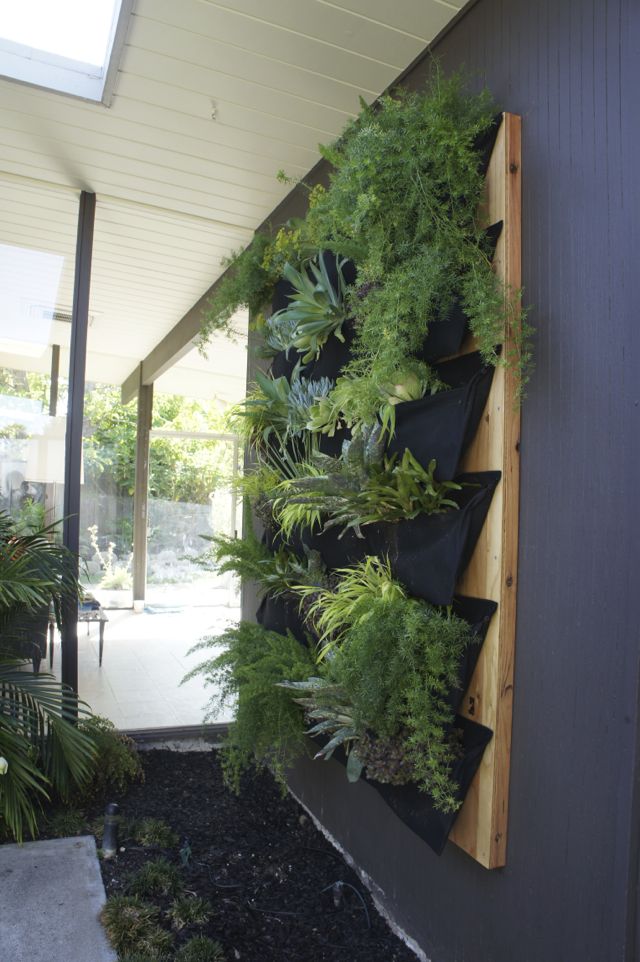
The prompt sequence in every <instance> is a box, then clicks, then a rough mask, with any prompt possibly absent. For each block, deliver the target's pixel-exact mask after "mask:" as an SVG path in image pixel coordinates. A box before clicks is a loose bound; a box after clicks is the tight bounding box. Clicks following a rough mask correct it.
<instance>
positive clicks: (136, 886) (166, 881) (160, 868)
mask: <svg viewBox="0 0 640 962" xmlns="http://www.w3.org/2000/svg"><path fill="white" fill-rule="evenodd" d="M182 889H183V881H182V876H181V875H180V871H179V869H177V868H176V866H175V865H172V864H171V862H169V861H168V860H167V859H166V858H154V859H152V860H151V861H149V862H146V863H145V864H144V865H143V866H142V868H139V869H138V871H137V872H135V873H134V874H133V875H132V876H131V878H130V880H129V883H128V885H127V890H128V891H129V892H130V893H131V894H132V895H141V896H143V897H153V896H156V895H172V896H175V895H179V894H180V892H181V891H182Z"/></svg>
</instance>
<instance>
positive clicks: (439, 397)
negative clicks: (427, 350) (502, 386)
mask: <svg viewBox="0 0 640 962" xmlns="http://www.w3.org/2000/svg"><path fill="white" fill-rule="evenodd" d="M437 370H438V374H439V376H440V377H441V378H442V380H443V381H445V382H446V383H447V384H450V385H452V386H451V389H450V390H448V391H440V392H439V393H438V394H432V395H430V396H428V397H423V398H420V400H419V401H406V402H405V403H403V404H398V405H396V411H395V414H396V429H395V432H394V435H393V437H392V438H391V440H390V441H389V444H388V447H387V450H388V451H389V453H390V454H397V455H398V456H399V457H402V455H403V453H404V450H405V448H408V449H409V450H410V451H411V453H412V454H413V456H414V457H415V458H417V460H418V461H419V462H420V464H422V465H423V466H424V467H427V466H428V464H429V462H430V461H431V460H432V459H433V458H435V460H436V471H435V477H436V478H437V479H438V480H439V481H449V480H451V478H453V477H455V475H456V472H457V471H458V468H459V465H460V460H461V458H462V456H463V454H464V452H465V450H466V448H467V447H468V445H469V444H470V442H471V440H472V439H473V436H474V434H475V433H476V430H477V427H478V424H479V422H480V418H481V417H482V412H483V411H484V406H485V404H486V403H487V397H488V396H489V390H490V388H491V381H492V379H493V372H494V368H493V367H491V366H490V365H487V364H484V362H483V360H482V358H481V357H480V354H478V353H477V352H474V353H473V354H465V355H464V356H463V357H460V358H456V359H455V360H453V361H445V362H444V363H443V364H440V365H438V368H437Z"/></svg>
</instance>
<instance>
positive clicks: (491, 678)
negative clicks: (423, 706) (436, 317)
mask: <svg viewBox="0 0 640 962" xmlns="http://www.w3.org/2000/svg"><path fill="white" fill-rule="evenodd" d="M520 132H521V121H520V117H518V116H516V115H514V114H505V115H504V119H503V123H502V126H501V128H500V132H499V134H498V138H497V141H496V145H495V148H494V151H493V154H492V157H491V163H490V165H489V170H488V173H487V191H486V201H485V204H486V210H485V213H484V216H485V217H486V220H487V223H495V221H497V220H503V222H504V226H503V230H502V234H501V237H500V239H499V241H498V246H497V250H496V256H495V260H494V265H495V270H496V273H497V274H498V276H500V277H501V278H502V279H503V280H504V282H505V284H506V286H507V288H508V289H510V290H519V288H520V285H521V210H520V205H521V201H520V196H521V180H520V176H521V171H520V168H521V147H520V140H521V137H520ZM473 346H474V345H473V342H471V343H470V344H469V345H467V346H466V348H465V350H468V349H472V348H473ZM513 349H514V343H513V336H512V332H511V330H508V331H507V332H506V337H505V342H504V347H503V350H504V352H505V355H506V356H508V355H509V354H510V353H511V352H512V351H513ZM519 440H520V414H519V410H518V408H517V406H516V383H515V378H514V376H513V374H512V373H511V372H510V371H509V370H508V369H506V368H504V367H500V368H498V369H497V370H496V373H495V376H494V379H493V384H492V387H491V393H490V395H489V399H488V401H487V407H486V409H485V412H484V416H483V419H482V422H481V424H480V427H479V429H478V432H477V435H476V437H475V439H474V442H473V444H472V445H471V447H470V449H469V451H468V453H467V455H466V457H465V460H464V463H463V468H464V470H467V471H483V470H484V471H486V470H491V469H499V470H501V471H502V480H501V482H500V484H499V485H498V488H497V490H496V493H495V495H494V498H493V502H492V504H491V508H490V510H489V513H488V515H487V521H486V523H485V526H484V528H483V531H482V534H481V536H480V538H479V539H478V544H477V546H476V549H475V552H474V554H473V557H472V559H471V563H470V564H469V567H468V569H467V571H466V572H465V575H464V577H463V578H462V580H461V582H460V584H459V586H458V590H459V591H460V593H462V594H468V595H472V596H476V597H482V598H491V599H493V600H494V601H497V602H498V611H497V613H496V615H495V616H494V618H493V621H492V623H491V626H490V628H489V631H488V633H487V637H486V640H485V643H484V646H483V649H482V653H481V655H480V658H479V660H478V666H477V668H476V671H475V673H474V676H473V678H472V680H471V684H470V686H469V689H468V691H467V693H466V696H465V699H464V701H463V709H462V713H463V714H465V715H466V716H467V717H469V718H471V719H472V720H474V721H478V722H480V723H482V724H483V725H486V726H487V727H489V728H491V729H492V731H493V733H494V734H493V738H492V740H491V742H490V744H489V746H488V747H487V749H486V751H485V754H484V757H483V759H482V763H481V765H480V768H479V770H478V773H477V775H476V778H475V779H474V782H473V784H472V786H471V790H470V792H469V795H468V797H467V799H466V801H465V803H464V805H463V807H462V810H461V812H460V814H459V816H458V819H457V821H456V824H455V826H454V829H453V831H452V833H451V839H452V841H454V842H455V843H456V845H458V846H459V847H460V848H462V849H464V850H465V851H466V852H468V853H469V855H471V856H472V857H473V858H475V859H476V860H477V861H478V862H480V863H481V864H482V865H484V866H485V867H486V868H498V867H501V866H504V865H505V864H506V846H507V819H508V795H509V763H510V753H511V715H512V702H513V665H514V650H515V632H516V592H517V559H518V501H519V453H518V450H519Z"/></svg>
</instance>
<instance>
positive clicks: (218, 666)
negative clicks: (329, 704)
mask: <svg viewBox="0 0 640 962" xmlns="http://www.w3.org/2000/svg"><path fill="white" fill-rule="evenodd" d="M220 647H222V648H223V651H222V653H221V654H216V655H215V656H214V657H213V658H211V659H208V660H207V661H204V662H203V663H202V664H200V665H198V666H197V667H196V668H194V669H193V670H192V671H191V672H189V674H188V675H187V676H186V678H185V679H184V680H185V681H186V680H188V679H189V678H192V677H195V676H198V675H204V679H205V682H206V684H210V685H213V686H214V687H215V689H216V694H215V695H214V696H213V698H212V700H211V708H210V714H212V715H214V714H215V712H216V710H217V709H218V708H219V707H221V706H223V705H225V704H229V703H233V702H234V701H235V702H236V715H235V720H234V722H233V724H232V725H231V727H230V730H229V735H228V738H227V742H226V744H225V747H224V754H223V764H224V771H225V778H226V781H227V784H228V785H229V786H230V787H231V788H232V789H233V790H234V791H238V790H239V784H240V777H241V775H242V773H243V771H245V770H246V769H247V768H248V767H249V766H250V765H251V764H253V763H255V764H257V765H269V766H270V767H271V768H272V770H273V772H274V774H275V776H276V778H277V779H279V780H280V781H281V782H283V783H284V772H285V769H286V768H287V766H288V765H289V764H290V763H291V762H292V761H293V759H294V758H295V757H296V756H297V755H299V754H300V753H301V752H304V750H305V742H304V736H303V732H302V724H301V713H300V710H299V709H298V708H297V706H296V705H294V704H293V702H292V700H291V698H289V696H288V695H287V694H286V693H285V692H284V691H282V690H281V689H279V688H277V687H276V685H277V683H278V682H281V681H284V680H291V681H300V680H302V679H303V678H306V677H307V676H308V675H309V674H310V672H311V670H312V668H313V666H314V662H313V658H312V656H311V654H310V653H309V652H308V650H307V649H306V648H305V647H304V646H303V645H301V644H300V642H298V641H297V640H296V639H295V638H294V637H293V635H291V634H287V635H286V636H285V635H279V634H277V633H276V632H274V631H267V630H266V629H265V628H262V627H261V626H260V625H254V624H250V623H248V622H240V624H239V625H237V626H234V627H231V628H227V629H226V631H225V632H223V634H222V635H220V636H218V637H214V638H207V639H205V640H204V641H202V642H200V643H199V644H198V645H196V646H195V647H194V648H193V649H192V650H193V651H196V650H202V649H205V648H213V649H214V650H219V648H220Z"/></svg>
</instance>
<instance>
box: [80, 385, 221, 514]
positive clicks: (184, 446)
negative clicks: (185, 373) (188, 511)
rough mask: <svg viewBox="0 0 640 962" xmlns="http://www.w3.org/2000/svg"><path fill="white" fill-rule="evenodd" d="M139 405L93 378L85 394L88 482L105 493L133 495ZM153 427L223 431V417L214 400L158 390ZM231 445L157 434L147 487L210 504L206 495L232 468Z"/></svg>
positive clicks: (159, 494) (158, 494)
mask: <svg viewBox="0 0 640 962" xmlns="http://www.w3.org/2000/svg"><path fill="white" fill-rule="evenodd" d="M136 421H137V413H136V405H135V403H134V402H132V403H130V404H126V405H123V404H122V403H121V401H120V390H119V388H115V387H110V386H108V385H104V384H94V385H93V386H92V387H91V388H90V389H89V390H88V391H87V394H86V398H85V437H84V441H83V455H84V470H85V483H86V484H87V485H91V486H92V487H94V488H96V489H97V490H98V491H102V492H104V493H106V494H123V495H132V494H133V491H134V487H135V463H136V458H135V452H136ZM152 426H153V427H154V428H172V429H175V430H176V431H206V430H211V431H220V430H222V428H223V417H222V415H221V414H220V412H219V411H218V409H217V407H216V405H215V404H214V403H213V402H211V403H210V404H208V405H204V406H203V405H202V404H201V403H200V402H198V401H195V400H191V399H189V398H181V397H177V396H176V395H172V394H158V395H156V396H155V398H154V410H153V425H152ZM228 447H229V446H228V445H219V446H213V447H212V446H211V445H208V444H204V443H203V442H202V440H197V439H196V440H188V439H181V440H180V441H179V443H176V442H175V441H172V440H171V438H155V439H154V441H153V456H152V458H151V459H150V463H149V471H150V474H149V493H150V495H151V497H154V498H161V499H164V500H166V501H189V502H193V503H195V504H207V503H208V496H209V493H210V492H211V491H213V490H214V489H215V488H216V487H217V486H218V485H219V484H220V483H221V481H223V480H224V479H225V478H226V477H228V476H229V475H230V473H231V471H230V467H231V462H230V451H229V450H227V448H228Z"/></svg>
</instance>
